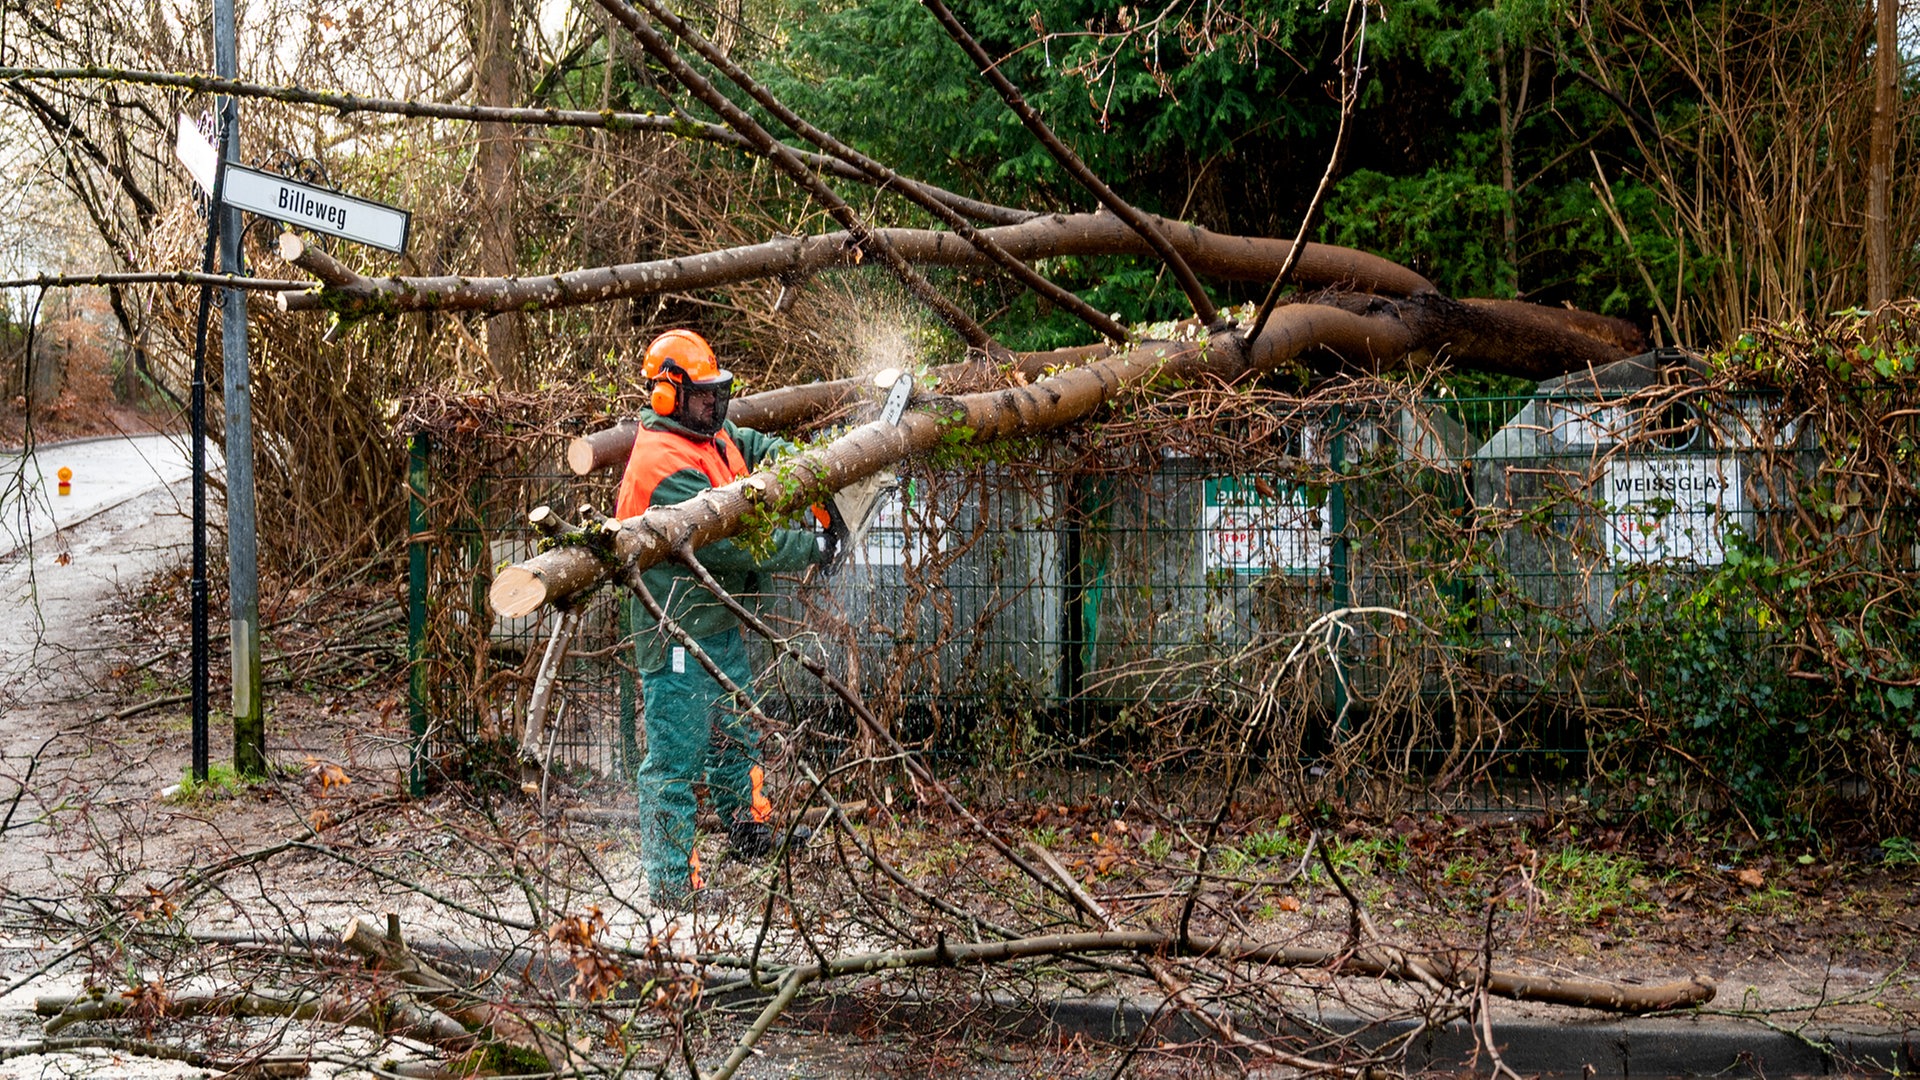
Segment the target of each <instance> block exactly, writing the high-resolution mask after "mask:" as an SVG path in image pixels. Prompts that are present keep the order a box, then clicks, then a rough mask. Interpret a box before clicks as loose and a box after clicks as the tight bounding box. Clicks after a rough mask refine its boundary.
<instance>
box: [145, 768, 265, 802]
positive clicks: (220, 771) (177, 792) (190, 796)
mask: <svg viewBox="0 0 1920 1080" xmlns="http://www.w3.org/2000/svg"><path fill="white" fill-rule="evenodd" d="M252 784H253V781H251V780H248V779H246V778H245V777H243V776H241V775H240V774H239V773H237V772H235V771H234V769H233V766H232V765H228V764H226V763H224V762H208V763H207V778H206V779H205V780H195V779H194V778H193V771H192V770H191V769H189V770H188V771H187V775H185V776H183V777H181V778H180V782H179V783H178V784H175V785H174V786H173V787H171V788H168V789H167V795H166V799H167V801H168V802H170V803H174V804H176V805H182V806H186V805H198V804H203V803H212V802H222V801H225V800H227V799H231V798H233V797H234V796H236V795H239V794H241V793H242V792H244V791H246V790H247V788H249V787H251V786H252Z"/></svg>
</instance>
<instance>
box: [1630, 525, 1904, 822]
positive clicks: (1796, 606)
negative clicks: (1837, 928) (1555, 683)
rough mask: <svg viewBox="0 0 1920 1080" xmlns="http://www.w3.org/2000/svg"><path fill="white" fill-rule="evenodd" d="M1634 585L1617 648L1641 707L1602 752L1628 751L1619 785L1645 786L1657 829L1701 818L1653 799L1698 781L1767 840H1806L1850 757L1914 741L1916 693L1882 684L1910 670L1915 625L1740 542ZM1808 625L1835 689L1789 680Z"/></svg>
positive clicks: (1644, 801)
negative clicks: (1699, 571)
mask: <svg viewBox="0 0 1920 1080" xmlns="http://www.w3.org/2000/svg"><path fill="white" fill-rule="evenodd" d="M1644 584H1645V585H1646V586H1647V591H1646V592H1645V593H1644V594H1643V595H1642V599H1643V601H1644V603H1643V604H1642V605H1641V606H1640V607H1639V608H1638V609H1637V610H1636V611H1634V612H1633V613H1631V614H1630V615H1628V616H1627V617H1626V622H1625V625H1624V628H1623V632H1622V644H1621V647H1622V651H1623V654H1624V656H1625V658H1626V661H1627V664H1628V665H1629V667H1630V668H1631V669H1632V671H1633V674H1634V676H1635V678H1636V680H1637V682H1638V685H1639V687H1640V691H1641V693H1642V695H1643V696H1644V708H1643V709H1642V710H1641V711H1640V718H1639V719H1636V720H1634V721H1632V722H1630V723H1627V724H1625V725H1623V726H1621V727H1618V728H1613V729H1607V730H1603V731H1601V732H1600V733H1599V742H1600V743H1601V744H1602V746H1603V747H1604V748H1607V749H1609V750H1612V751H1618V750H1621V749H1627V750H1628V751H1629V753H1628V754H1627V755H1626V756H1625V759H1624V760H1622V761H1621V762H1620V763H1619V764H1618V765H1617V767H1616V773H1615V776H1616V779H1626V778H1628V777H1631V776H1633V775H1635V774H1643V775H1646V776H1647V777H1648V778H1649V781H1650V782H1649V784H1648V785H1647V786H1646V787H1645V788H1643V792H1644V793H1643V794H1642V795H1641V796H1640V797H1639V799H1638V800H1637V802H1636V804H1635V809H1636V810H1638V811H1640V812H1642V813H1644V814H1646V815H1647V816H1648V818H1649V820H1651V821H1653V822H1654V823H1655V824H1657V825H1661V826H1664V827H1668V828H1679V827H1683V826H1685V825H1687V824H1689V823H1692V822H1696V821H1698V820H1700V818H1699V815H1700V813H1701V810H1700V809H1699V808H1692V809H1689V808H1686V807H1683V806H1676V805H1675V804H1674V803H1673V802H1672V801H1671V800H1670V799H1668V798H1666V797H1664V796H1665V794H1666V793H1665V792H1663V790H1662V789H1663V788H1665V787H1668V786H1669V785H1675V784H1680V783H1685V782H1687V781H1688V780H1692V781H1693V782H1694V783H1695V784H1697V783H1698V782H1699V781H1700V780H1701V779H1705V780H1706V781H1707V782H1708V783H1709V784H1711V785H1712V786H1713V787H1715V788H1717V789H1718V790H1719V792H1720V793H1721V794H1722V796H1723V797H1724V798H1725V799H1726V801H1727V802H1728V804H1729V805H1730V806H1731V808H1732V809H1733V810H1734V811H1736V812H1737V813H1738V814H1739V815H1741V816H1742V817H1744V818H1745V819H1747V820H1748V821H1749V822H1750V823H1752V824H1753V825H1754V826H1755V827H1756V828H1758V829H1761V830H1762V831H1764V833H1765V834H1766V835H1767V836H1769V837H1774V838H1780V837H1789V836H1791V837H1802V836H1807V835H1810V834H1811V832H1812V829H1813V826H1814V822H1815V814H1816V811H1817V809H1818V801H1819V799H1820V798H1821V797H1822V793H1823V792H1824V791H1825V790H1826V787H1827V785H1828V782H1829V781H1830V780H1831V779H1832V778H1833V777H1834V776H1835V775H1837V773H1836V770H1837V769H1838V767H1840V766H1841V765H1842V764H1843V763H1844V762H1845V760H1846V759H1847V758H1848V757H1849V756H1851V755H1850V751H1851V750H1852V748H1854V747H1857V746H1860V745H1863V744H1864V743H1865V742H1867V741H1869V740H1872V739H1874V738H1877V737H1881V735H1882V733H1884V735H1885V736H1887V737H1891V738H1895V739H1899V738H1906V739H1915V738H1920V712H1917V711H1916V709H1915V703H1916V701H1915V699H1916V694H1915V691H1914V689H1913V688H1911V687H1907V686H1898V685H1893V686H1889V685H1886V683H1887V682H1898V681H1902V680H1904V679H1907V678H1911V677H1912V676H1913V674H1914V673H1915V672H1916V670H1920V663H1916V657H1920V616H1916V615H1915V614H1913V613H1908V612H1903V611H1902V610H1901V608H1900V605H1898V604H1894V603H1888V602H1886V599H1887V598H1885V597H1877V598H1869V597H1867V596H1865V595H1862V594H1861V593H1860V592H1858V591H1855V590H1853V589H1850V588H1838V589H1835V588H1829V587H1824V586H1825V583H1824V582H1822V581H1820V580H1819V579H1818V578H1817V577H1816V576H1815V575H1814V574H1813V573H1812V572H1810V571H1809V570H1807V569H1805V568H1803V567H1799V566H1795V565H1791V564H1788V563H1785V562H1782V561H1781V560H1779V559H1776V558H1774V557H1772V556H1769V555H1766V554H1763V553H1761V552H1759V551H1757V550H1756V549H1754V548H1753V547H1752V545H1750V544H1747V543H1745V542H1741V541H1738V540H1737V539H1736V541H1735V542H1734V543H1732V544H1731V545H1730V546H1729V549H1728V551H1727V557H1726V562H1725V563H1724V564H1723V565H1722V566H1720V567H1718V568H1716V569H1715V570H1713V571H1712V572H1710V573H1708V574H1706V575H1704V577H1702V578H1701V579H1699V580H1698V581H1697V582H1696V583H1692V584H1682V583H1680V582H1678V581H1675V580H1664V581H1663V580H1656V579H1651V578H1650V579H1648V580H1647V581H1646V582H1645V583H1644ZM1815 627H1818V632H1819V635H1824V636H1826V637H1827V638H1828V640H1829V641H1830V642H1831V645H1832V648H1833V650H1834V652H1833V654H1832V660H1833V661H1834V662H1835V663H1834V666H1835V668H1836V671H1835V675H1836V676H1837V677H1836V678H1834V679H1832V680H1813V679H1798V678H1794V677H1793V674H1792V673H1793V671H1794V670H1795V665H1794V664H1793V663H1792V661H1791V657H1792V654H1793V653H1795V652H1796V651H1798V649H1799V648H1800V647H1801V646H1802V645H1803V644H1805V643H1807V642H1809V641H1810V640H1812V639H1813V638H1814V637H1815V636H1817V635H1815V633H1814V628H1815Z"/></svg>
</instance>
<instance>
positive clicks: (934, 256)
mask: <svg viewBox="0 0 1920 1080" xmlns="http://www.w3.org/2000/svg"><path fill="white" fill-rule="evenodd" d="M1161 228H1162V230H1163V231H1164V232H1165V233H1166V235H1167V236H1168V238H1169V239H1170V240H1171V241H1172V242H1173V244H1174V245H1175V246H1176V247H1178V248H1179V249H1180V250H1181V251H1182V252H1184V253H1185V254H1186V257H1187V260H1188V262H1190V263H1191V264H1192V265H1193V266H1194V267H1195V268H1197V269H1198V270H1199V271H1200V272H1201V273H1204V274H1209V275H1211V276H1214V277H1218V278H1222V279H1225V280H1232V281H1269V280H1271V279H1272V277H1273V275H1274V273H1275V272H1276V271H1278V270H1279V268H1280V265H1281V264H1282V263H1283V262H1284V261H1285V260H1286V256H1287V252H1288V251H1289V250H1291V248H1292V245H1291V244H1290V243H1288V242H1287V241H1285V240H1270V239H1266V238H1262V237H1246V236H1230V235H1227V234H1224V233H1216V232H1211V231H1209V230H1207V229H1203V228H1200V227H1199V226H1196V225H1188V224H1184V223H1179V222H1168V221H1162V222H1161ZM875 232H877V233H878V234H879V235H881V236H883V237H884V238H885V239H886V241H887V243H888V244H890V245H891V246H892V247H893V249H894V250H895V251H898V252H899V253H900V255H901V257H903V258H905V259H907V260H908V261H910V262H913V263H917V264H919V265H922V266H949V267H968V268H979V269H988V268H990V267H991V266H992V265H993V264H992V262H991V261H990V260H989V259H988V258H987V257H986V256H984V255H982V254H981V253H980V252H979V251H978V250H976V249H975V248H974V247H973V245H971V244H969V243H967V242H965V241H964V240H962V239H960V238H959V237H957V236H955V235H953V234H952V233H949V232H944V231H939V230H934V229H878V230H875ZM982 235H984V236H986V237H988V238H989V239H991V240H992V241H993V242H994V243H995V244H998V245H999V246H1000V247H1001V248H1004V249H1005V250H1006V251H1007V252H1008V253H1009V254H1011V255H1012V256H1013V257H1014V258H1016V259H1021V260H1026V261H1032V260H1034V259H1043V258H1055V257H1062V256H1090V255H1149V254H1152V250H1151V249H1150V248H1149V247H1148V246H1147V243H1146V241H1144V240H1142V239H1141V238H1140V237H1139V235H1138V234H1136V233H1135V232H1134V231H1133V230H1132V229H1129V228H1128V227H1127V226H1126V225H1125V224H1124V223H1122V222H1121V221H1120V219H1118V218H1116V217H1114V216H1113V215H1111V214H1106V213H1096V214H1071V215H1066V214H1053V215H1048V216H1045V217H1039V218H1035V219H1033V220H1031V221H1027V222H1023V223H1021V224H1019V225H1005V226H1000V227H998V228H993V229H986V230H982ZM863 261H864V256H862V255H861V253H860V247H859V244H858V242H857V239H856V238H855V237H854V236H853V234H852V233H848V232H834V233H826V234H822V235H818V236H808V237H780V238H778V239H774V240H768V241H766V242H764V243H760V244H749V245H747V246H744V247H737V248H728V249H726V250H723V251H712V252H704V253H702V254H699V255H687V256H683V257H680V258H673V259H655V260H653V261H651V262H642V263H623V264H620V265H617V266H601V267H594V268H591V269H586V270H571V271H567V272H565V273H560V274H545V275H540V276H537V277H520V278H474V277H461V276H457V275H444V276H438V277H386V278H362V279H360V280H358V281H356V282H354V283H353V284H350V285H344V286H337V287H328V288H322V289H319V290H316V291H314V292H310V293H301V294H297V295H292V296H288V297H286V301H285V302H286V308H287V310H289V311H316V310H331V311H334V312H337V313H339V314H341V315H344V316H349V317H358V316H362V315H372V314H380V313H389V312H400V311H426V310H447V311H536V310H540V309H542V308H559V307H574V306H577V305H580V304H597V303H602V302H604V301H607V300H619V299H629V298H632V297H636V296H650V295H653V294H656V293H662V292H683V291H687V290H691V289H710V288H715V287H718V286H722V285H736V284H739V283H741V282H743V281H755V280H761V279H765V278H772V277H780V276H795V275H797V276H802V277H804V276H806V275H808V274H816V273H819V272H821V271H823V270H832V269H843V268H850V267H855V266H859V265H861V263H862V262H863ZM1294 278H1295V280H1297V281H1299V282H1300V283H1301V284H1303V285H1306V286H1309V287H1316V288H1338V289H1347V290H1353V291H1357V292H1367V293H1377V294H1380V295H1385V296H1410V295H1413V294H1416V293H1430V292H1432V291H1433V285H1432V283H1430V282H1429V281H1427V279H1426V278H1424V277H1421V276H1420V275H1419V274H1416V273H1414V272H1413V271H1411V270H1408V269H1406V268H1405V267H1403V266H1400V265H1399V264H1397V263H1394V262H1391V261H1389V260H1387V259H1383V258H1381V257H1379V256H1378V255H1369V254H1367V253H1366V252H1363V251H1355V250H1353V249H1352V248H1342V247H1334V246H1332V245H1329V244H1308V245H1307V246H1306V250H1305V251H1304V252H1302V253H1301V257H1300V265H1299V268H1298V269H1297V270H1296V271H1295V272H1294Z"/></svg>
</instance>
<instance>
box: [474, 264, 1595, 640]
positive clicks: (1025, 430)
mask: <svg viewBox="0 0 1920 1080" xmlns="http://www.w3.org/2000/svg"><path fill="white" fill-rule="evenodd" d="M1351 306H1353V307H1354V308H1355V309H1356V310H1345V309H1343V308H1341V307H1337V306H1334V305H1331V304H1293V305H1289V306H1287V307H1284V308H1281V309H1279V310H1278V311H1276V312H1275V313H1274V316H1273V318H1272V319H1271V320H1270V321H1269V323H1268V325H1267V328H1266V330H1265V331H1264V332H1262V333H1261V335H1260V337H1259V338H1258V339H1257V340H1256V341H1254V342H1253V343H1252V344H1251V346H1243V345H1242V343H1241V342H1240V340H1239V339H1238V338H1237V337H1236V336H1235V335H1233V334H1231V333H1219V334H1215V335H1213V336H1212V337H1211V338H1210V339H1208V340H1207V341H1204V342H1178V343H1174V342H1148V343H1145V344H1142V345H1140V346H1138V347H1137V348H1134V349H1132V350H1130V351H1128V352H1125V353H1122V354H1121V355H1119V356H1115V357H1111V358H1109V359H1105V360H1099V361H1096V362H1094V363H1091V364H1088V365H1086V366H1085V367H1079V368H1073V369H1070V370H1066V371H1062V372H1059V373H1057V374H1055V375H1053V376H1051V377H1049V378H1045V379H1040V380H1037V381H1034V382H1031V383H1029V384H1027V385H1023V386H1010V387H1005V388H1002V389H999V390H992V391H987V392H984V393H975V394H965V395H961V396H958V397H934V398H932V399H930V400H919V401H918V403H917V406H916V407H915V408H913V409H911V410H910V411H909V412H908V413H907V414H906V415H905V416H904V417H902V418H901V421H900V423H898V424H896V425H892V426H888V425H883V424H879V423H869V424H865V425H863V426H861V427H858V428H855V429H854V430H852V431H851V432H848V433H847V434H846V435H844V436H842V437H841V438H839V439H837V440H835V441H834V442H832V443H830V444H829V445H827V446H825V447H822V448H820V449H817V450H810V451H807V452H805V453H802V454H797V455H794V456H793V457H790V458H787V459H785V460H783V461H781V462H779V463H778V464H777V465H775V466H774V467H773V468H772V469H771V470H764V471H762V472H758V473H755V474H754V475H752V476H750V477H747V478H745V479H742V480H737V481H735V482H733V483H731V484H727V485H724V486H722V487H718V488H715V489H713V490H711V491H708V492H705V493H703V494H701V495H699V496H697V497H695V498H693V499H690V500H688V501H686V502H684V503H679V504H677V505H673V506H660V507H655V508H653V509H651V510H648V511H647V512H646V513H645V514H642V515H640V516H638V517H634V518H629V519H627V520H626V521H625V522H623V523H622V528H621V530H620V532H619V534H618V535H617V536H616V538H615V540H614V544H613V555H614V562H615V563H616V564H617V565H618V566H621V567H626V568H629V569H633V570H637V569H644V568H646V567H648V566H652V565H654V564H655V563H658V562H660V561H661V560H662V559H664V558H666V557H667V556H668V555H670V554H671V553H672V552H673V551H675V550H676V549H678V548H679V547H681V546H682V545H686V546H690V547H693V548H696V549H697V548H699V547H701V546H703V545H706V544H709V543H712V542H713V541H715V540H719V539H723V538H725V537H728V536H732V535H734V534H735V533H737V532H739V531H740V529H741V522H742V521H743V519H745V518H746V517H747V515H748V514H750V513H752V512H755V511H759V512H761V513H768V512H770V513H773V514H775V515H786V514H794V513H798V512H799V511H800V510H802V509H803V508H805V507H806V506H808V505H810V504H812V503H814V502H817V501H819V500H820V499H821V498H823V497H824V496H825V495H827V494H828V493H830V492H834V491H838V490H840V489H841V488H843V487H845V486H847V485H848V484H851V483H853V482H854V481H856V480H860V479H862V478H864V477H866V476H870V475H872V474H873V473H875V472H877V471H879V470H880V469H883V468H886V467H887V466H889V465H891V464H892V463H894V462H896V461H899V460H901V459H903V458H906V457H909V456H911V455H913V454H919V453H926V452H928V451H931V450H934V449H936V448H938V447H939V446H941V445H942V444H943V443H947V442H951V441H964V442H973V443H985V442H992V441H994V440H997V439H1004V438H1010V437H1014V436H1026V435H1038V434H1044V433H1046V432H1049V431H1055V430H1058V429H1059V428H1062V427H1065V426H1067V425H1069V424H1073V423H1076V422H1078V421H1080V420H1083V419H1085V418H1087V417H1088V416H1089V415H1091V414H1092V413H1093V411H1094V410H1095V409H1098V408H1099V407H1100V406H1102V405H1104V404H1106V403H1107V402H1109V401H1111V400H1113V399H1114V398H1115V397H1117V396H1118V395H1120V394H1121V393H1123V392H1125V391H1129V390H1136V389H1139V388H1142V387H1147V386H1150V385H1152V384H1153V383H1156V382H1159V381H1162V380H1166V379H1180V380H1187V381H1190V380H1193V379H1198V378H1206V377H1214V378H1220V379H1226V380H1234V379H1239V378H1241V377H1243V376H1246V375H1248V374H1250V373H1253V374H1257V373H1262V372H1268V371H1272V370H1274V369H1276V368H1278V367H1281V366H1284V365H1287V364H1292V363H1296V362H1304V363H1309V364H1311V365H1312V366H1313V367H1314V368H1315V369H1316V370H1321V371H1345V372H1352V373H1356V374H1376V373H1378V372H1380V371H1383V370H1387V369H1389V368H1391V367H1394V366H1396V365H1398V364H1400V363H1402V362H1403V361H1404V360H1405V358H1406V357H1407V356H1408V355H1409V354H1417V353H1431V354H1435V355H1439V354H1442V353H1457V351H1458V350H1459V349H1460V348H1461V346H1460V344H1459V343H1461V342H1466V343H1468V344H1469V345H1470V346H1471V347H1474V348H1483V349H1492V348H1496V347H1497V348H1499V349H1501V350H1502V353H1501V356H1502V358H1503V359H1504V360H1506V361H1507V362H1508V363H1510V364H1511V365H1512V366H1513V367H1514V368H1516V369H1521V370H1546V369H1548V368H1550V367H1553V366H1555V365H1561V364H1567V363H1568V362H1569V360H1570V359H1571V360H1572V366H1573V367H1576V368H1577V367H1583V366H1587V365H1594V366H1598V365H1600V364H1604V363H1610V362H1612V361H1614V360H1620V359H1624V358H1625V357H1626V356H1627V355H1628V354H1629V352H1628V350H1627V349H1624V348H1621V347H1619V346H1618V345H1612V344H1608V343H1607V342H1605V341H1602V340H1601V339H1600V338H1599V337H1598V336H1595V335H1594V334H1593V333H1591V332H1590V331H1592V330H1593V329H1594V326H1595V324H1591V323H1589V322H1588V321H1586V320H1595V319H1597V318H1598V317H1596V316H1587V317H1586V320H1578V321H1577V324H1578V325H1577V327H1576V326H1575V325H1573V324H1569V323H1564V322H1558V321H1556V320H1555V319H1554V318H1552V317H1551V316H1552V314H1553V309H1550V308H1536V309H1531V310H1526V311H1524V314H1525V315H1526V316H1527V319H1522V318H1520V317H1519V315H1518V314H1516V312H1514V311H1511V310H1509V306H1510V305H1509V304H1506V303H1502V304H1465V303H1461V302H1459V301H1454V300H1448V299H1446V298H1444V297H1440V296H1438V295H1428V296H1420V297H1409V298H1406V299H1404V300H1400V301H1391V300H1381V299H1378V298H1353V303H1352V305H1351ZM1517 307H1518V308H1519V309H1527V308H1528V306H1527V305H1518V306H1517ZM1534 312H1539V313H1544V314H1541V315H1539V316H1538V317H1537V318H1535V317H1534ZM1528 320H1531V321H1528ZM1522 331H1524V332H1522ZM1562 370H1566V369H1565V368H1562ZM609 573H610V570H609V568H608V567H607V566H606V565H605V564H603V563H602V562H601V561H600V558H599V556H598V555H596V554H594V553H593V552H590V551H586V550H583V549H581V548H579V547H573V546H564V547H556V548H554V549H552V550H550V551H547V552H545V553H543V554H541V555H537V556H535V557H534V558H532V559H529V560H527V561H526V562H523V563H518V564H516V565H514V566H510V567H508V568H507V569H505V570H504V571H502V572H501V573H500V575H499V576H498V577H496V578H495V579H494V584H493V588H492V590H491V592H490V593H489V598H490V600H491V602H492V604H493V608H494V610H495V611H496V612H498V613H499V614H501V615H504V616H507V617H510V618H511V617H515V616H519V615H525V614H528V613H530V612H533V611H536V610H538V609H539V608H540V607H541V606H542V605H544V604H548V603H552V602H554V601H556V600H561V599H565V598H567V597H569V596H572V595H573V594H575V593H577V592H579V591H581V590H583V589H587V588H591V587H594V586H596V585H598V584H599V583H600V582H602V581H604V580H605V579H606V578H607V576H608V575H609Z"/></svg>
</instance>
